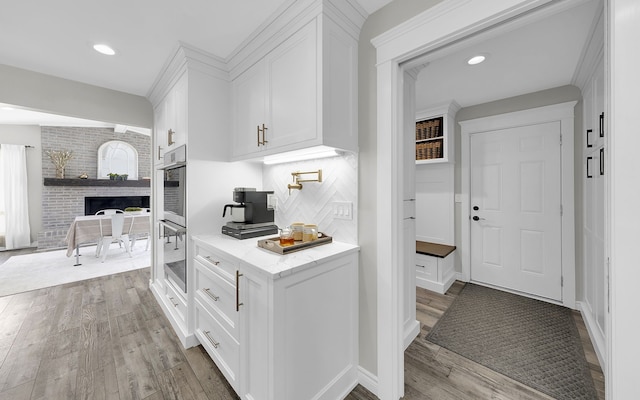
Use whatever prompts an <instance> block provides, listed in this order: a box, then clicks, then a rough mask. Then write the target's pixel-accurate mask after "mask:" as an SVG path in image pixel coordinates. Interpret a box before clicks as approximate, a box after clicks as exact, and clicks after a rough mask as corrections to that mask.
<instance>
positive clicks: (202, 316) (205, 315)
mask: <svg viewBox="0 0 640 400" xmlns="http://www.w3.org/2000/svg"><path fill="white" fill-rule="evenodd" d="M194 311H195V323H196V332H195V334H196V336H197V337H198V340H200V344H202V346H203V347H204V348H205V350H206V351H207V353H208V354H209V356H211V358H212V359H213V361H214V362H215V363H216V365H217V366H218V368H219V369H220V371H222V373H223V374H224V376H225V377H226V378H227V380H228V381H229V383H230V384H231V386H233V388H234V389H235V390H236V392H238V372H239V366H240V345H239V344H238V342H237V341H236V340H235V339H234V338H233V337H232V336H231V335H230V334H229V333H228V332H227V331H226V330H225V329H224V328H223V327H222V325H220V324H219V323H218V321H216V319H215V318H214V317H213V316H212V315H211V314H210V313H209V312H208V311H207V310H206V309H205V307H204V306H203V304H202V303H201V302H200V301H199V300H197V299H196V301H195V305H194Z"/></svg>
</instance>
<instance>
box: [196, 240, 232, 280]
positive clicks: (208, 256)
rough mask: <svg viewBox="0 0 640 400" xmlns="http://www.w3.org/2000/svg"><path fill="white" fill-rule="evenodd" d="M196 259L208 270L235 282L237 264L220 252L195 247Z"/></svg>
mask: <svg viewBox="0 0 640 400" xmlns="http://www.w3.org/2000/svg"><path fill="white" fill-rule="evenodd" d="M195 247H196V249H195V253H196V254H195V259H196V260H197V261H199V262H200V263H201V264H202V265H203V266H205V267H207V268H208V269H210V270H212V271H215V272H217V273H218V274H220V275H221V276H223V277H224V278H226V279H227V280H228V281H229V282H234V281H235V279H236V278H235V273H236V270H237V269H238V268H237V262H234V260H233V258H231V257H228V256H226V255H224V254H222V253H220V252H218V251H215V250H213V249H211V248H208V247H202V246H198V245H196V246H195Z"/></svg>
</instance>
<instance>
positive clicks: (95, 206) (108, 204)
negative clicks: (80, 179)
mask: <svg viewBox="0 0 640 400" xmlns="http://www.w3.org/2000/svg"><path fill="white" fill-rule="evenodd" d="M149 198H150V196H104V197H85V198H84V215H93V214H95V213H96V212H98V211H100V210H106V209H113V208H115V209H118V210H123V211H124V209H125V208H127V207H140V208H149V204H150V203H149Z"/></svg>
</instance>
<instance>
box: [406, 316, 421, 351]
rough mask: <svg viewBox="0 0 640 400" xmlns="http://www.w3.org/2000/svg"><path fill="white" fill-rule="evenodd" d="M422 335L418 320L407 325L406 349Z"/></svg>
mask: <svg viewBox="0 0 640 400" xmlns="http://www.w3.org/2000/svg"><path fill="white" fill-rule="evenodd" d="M419 334H420V322H418V321H417V320H413V321H411V322H410V323H408V324H406V325H405V327H404V349H405V350H406V349H407V347H409V345H410V344H411V342H413V339H415V338H416V337H418V335H419Z"/></svg>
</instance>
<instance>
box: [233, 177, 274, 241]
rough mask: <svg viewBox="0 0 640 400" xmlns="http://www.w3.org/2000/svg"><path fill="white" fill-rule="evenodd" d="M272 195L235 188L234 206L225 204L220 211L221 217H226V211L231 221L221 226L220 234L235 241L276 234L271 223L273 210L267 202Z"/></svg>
mask: <svg viewBox="0 0 640 400" xmlns="http://www.w3.org/2000/svg"><path fill="white" fill-rule="evenodd" d="M272 194H273V191H257V190H256V189H255V188H243V187H238V188H235V189H234V190H233V201H234V202H235V204H226V205H225V206H224V209H223V210H222V216H223V217H226V216H227V211H228V213H229V216H230V217H231V221H229V222H227V224H226V225H223V226H222V233H223V234H225V235H229V236H231V237H234V238H236V239H248V238H253V237H257V236H264V235H271V234H274V233H278V227H277V226H276V225H275V224H274V222H273V221H274V217H273V208H272V207H270V206H269V202H268V200H267V198H268V195H272Z"/></svg>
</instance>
